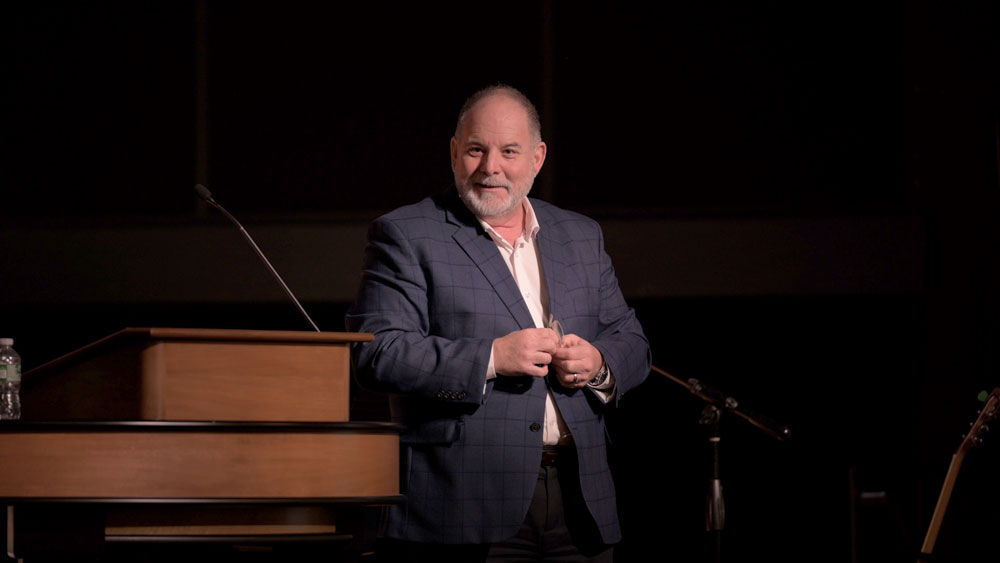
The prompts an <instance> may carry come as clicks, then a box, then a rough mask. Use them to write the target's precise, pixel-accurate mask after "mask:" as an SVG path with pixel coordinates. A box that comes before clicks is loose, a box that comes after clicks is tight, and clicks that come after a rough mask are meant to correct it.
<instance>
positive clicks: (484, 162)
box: [479, 151, 500, 176]
mask: <svg viewBox="0 0 1000 563" xmlns="http://www.w3.org/2000/svg"><path fill="white" fill-rule="evenodd" d="M479 170H480V171H481V172H484V173H486V174H489V175H491V176H492V175H494V174H499V173H500V155H498V154H497V153H496V151H487V152H486V153H485V154H484V155H483V158H482V159H481V160H480V161H479Z"/></svg>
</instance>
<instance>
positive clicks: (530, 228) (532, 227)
mask: <svg viewBox="0 0 1000 563" xmlns="http://www.w3.org/2000/svg"><path fill="white" fill-rule="evenodd" d="M521 205H522V206H523V207H524V231H522V232H521V236H524V235H525V233H527V236H525V240H532V239H534V238H535V237H537V236H538V231H539V230H540V229H541V226H540V225H539V224H538V218H537V217H535V209H534V208H533V207H531V201H530V200H529V199H528V198H524V201H523V202H522V203H521ZM477 219H478V217H477ZM479 224H480V225H482V226H483V228H484V229H486V232H487V233H489V234H490V237H492V238H493V240H500V241H502V240H503V237H501V236H500V233H498V232H496V230H494V229H493V227H492V226H490V224H489V223H487V222H486V221H484V220H483V219H479Z"/></svg>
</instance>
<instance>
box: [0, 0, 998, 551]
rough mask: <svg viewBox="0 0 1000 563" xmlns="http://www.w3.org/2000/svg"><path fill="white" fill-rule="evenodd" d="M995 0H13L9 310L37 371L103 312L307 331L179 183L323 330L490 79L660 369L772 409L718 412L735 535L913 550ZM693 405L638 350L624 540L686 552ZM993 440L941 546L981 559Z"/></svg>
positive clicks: (987, 78)
mask: <svg viewBox="0 0 1000 563" xmlns="http://www.w3.org/2000/svg"><path fill="white" fill-rule="evenodd" d="M996 10H997V9H996V8H995V7H994V6H992V5H991V3H989V2H986V1H985V0H983V1H979V2H971V3H962V5H960V6H943V5H939V4H938V3H920V2H909V3H907V4H906V5H905V6H904V5H894V4H883V3H869V4H868V5H857V6H852V5H845V4H843V3H819V4H816V3H806V4H803V3H793V2H768V3H742V2H731V3H725V2H723V3H718V2H715V3H709V2H681V3H662V4H660V3H656V4H654V3H627V4H626V5H624V6H617V5H610V4H598V5H590V4H584V3H571V2H556V1H550V2H514V3H508V4H504V5H502V6H497V5H493V4H484V5H467V4H460V3H434V4H433V5H431V6H425V5H421V4H410V3H405V4H404V3H398V4H397V3H377V4H373V5H370V6H366V7H359V6H351V5H347V6H345V5H340V4H334V3H329V4H320V5H314V4H313V3H282V4H280V5H279V4H276V3H240V4H237V5H226V4H220V3H212V2H157V3H130V2H91V3H84V4H77V3H55V4H51V3H50V4H43V5H26V4H25V3H21V5H18V6H17V7H6V8H4V9H3V11H4V17H3V21H4V30H5V33H4V34H3V35H4V36H5V37H4V41H5V53H7V54H8V56H7V57H6V61H5V62H6V64H5V71H4V75H5V77H4V82H5V87H4V89H3V94H2V96H3V104H2V110H0V111H2V123H3V134H2V137H0V138H2V140H0V142H2V143H3V145H2V151H0V185H2V196H3V197H2V201H3V202H4V204H5V206H6V209H5V211H4V220H3V221H2V222H0V257H2V258H3V261H2V263H3V265H4V268H3V275H0V307H2V317H0V318H2V321H0V332H3V333H4V335H5V336H12V337H14V338H15V339H16V347H17V348H18V350H19V351H20V352H21V353H22V355H23V356H24V361H25V366H26V368H30V367H32V366H36V365H39V364H40V363H43V362H44V361H47V360H49V359H52V358H54V357H57V356H59V355H61V354H64V353H67V352H69V351H71V350H73V349H74V348H76V347H78V346H81V345H83V344H85V343H87V342H90V341H92V340H95V339H97V338H99V337H101V336H104V335H106V334H108V333H110V332H114V331H116V330H118V329H120V328H123V327H126V326H212V327H221V328H258V329H305V328H308V327H307V326H306V325H305V324H304V321H302V320H301V319H300V318H299V317H298V315H297V314H296V312H295V310H294V308H293V307H292V306H291V305H290V304H288V303H287V302H286V301H285V300H284V298H283V294H282V293H281V291H280V289H279V288H278V287H277V286H276V285H275V284H274V282H273V280H271V279H270V277H269V276H268V275H267V273H266V272H264V271H263V268H262V267H261V266H260V264H259V263H257V261H256V258H255V257H254V256H253V254H252V252H251V251H250V250H249V249H248V248H247V247H246V246H245V245H244V243H243V241H242V240H241V239H240V238H239V235H238V234H237V232H236V231H235V229H234V228H233V227H232V226H231V225H229V224H227V223H226V221H225V220H224V219H223V218H221V217H220V216H219V215H218V213H216V212H215V211H214V210H212V209H209V208H206V206H205V205H204V204H202V203H200V202H199V201H198V200H197V198H196V196H195V195H194V192H193V190H192V186H193V184H194V183H196V182H202V183H204V184H206V185H207V186H208V187H209V188H210V189H211V190H212V191H213V193H214V195H215V196H216V199H217V200H218V201H220V203H222V204H223V205H225V206H226V207H227V209H229V210H230V211H231V212H233V213H234V214H236V215H237V216H239V217H240V218H241V220H242V221H243V222H244V224H245V225H246V226H247V228H248V230H249V231H250V232H251V233H252V234H253V235H254V236H255V238H256V239H257V241H258V243H259V244H260V246H261V247H262V248H263V250H264V252H265V253H267V254H268V256H269V257H270V259H271V260H272V262H274V264H275V266H276V267H277V268H278V269H279V270H280V271H281V272H282V274H283V276H284V277H285V279H286V281H287V282H288V283H289V285H290V286H291V287H292V288H293V290H295V291H296V293H297V294H298V296H299V298H300V299H301V300H302V301H303V303H304V305H305V306H306V307H307V309H308V310H309V312H310V314H311V315H312V317H313V318H314V319H315V320H316V322H317V323H318V324H319V325H320V326H321V327H322V328H323V329H324V330H342V328H343V322H342V316H343V312H344V310H345V308H346V307H347V305H348V304H349V303H350V301H351V299H352V296H353V291H354V289H355V286H356V284H357V272H358V268H359V262H360V257H361V251H362V247H363V244H364V228H365V225H366V224H367V223H368V221H370V220H371V219H372V218H374V217H375V216H377V215H378V214H380V213H382V212H384V211H387V210H389V209H391V208H393V207H395V206H398V205H402V204H405V203H409V202H413V201H415V200H417V199H419V198H421V197H423V196H424V195H427V194H430V193H434V192H436V191H440V190H443V189H447V188H448V187H449V185H450V181H451V174H450V170H449V167H448V156H447V145H448V140H449V138H450V136H451V133H452V130H453V127H454V118H455V112H456V110H457V108H458V106H459V105H460V104H461V102H462V100H463V99H464V98H465V97H466V96H467V95H468V94H469V93H471V92H472V91H473V90H475V89H478V88H479V87H482V86H484V85H487V84H489V83H494V82H506V83H510V84H513V85H515V86H518V87H519V88H521V89H522V90H524V91H525V92H526V93H527V94H528V95H529V96H530V97H531V98H533V99H534V100H536V102H537V104H538V106H539V109H540V111H541V114H542V120H543V123H544V131H543V135H544V137H545V139H546V140H547V142H548V144H549V147H550V153H549V160H548V162H547V163H546V167H545V169H544V170H543V174H542V176H541V177H540V178H539V180H538V182H537V183H536V188H535V194H536V195H537V196H538V197H541V198H543V199H546V200H549V201H552V202H554V203H556V204H558V205H561V206H564V207H568V208H572V209H576V210H579V211H582V212H585V213H588V214H590V215H592V216H594V217H595V218H596V219H598V220H599V221H601V223H602V225H603V226H604V228H605V232H606V235H607V243H608V248H609V251H610V252H611V254H612V257H613V259H614V260H615V264H616V268H617V270H618V273H619V277H620V278H621V283H622V287H623V289H624V290H625V292H626V296H627V298H628V299H629V300H630V302H631V303H632V305H633V306H634V307H635V309H636V312H637V314H638V316H639V318H640V320H641V321H642V322H643V325H644V327H645V329H646V331H647V333H648V336H649V337H650V341H651V345H652V351H653V357H654V363H655V364H656V365H657V366H659V367H661V368H663V369H665V370H667V371H669V372H671V373H673V374H674V375H676V376H678V377H682V378H685V379H686V378H697V379H700V380H702V381H704V382H707V383H710V384H711V385H713V386H715V387H718V388H720V389H722V390H724V391H726V392H728V393H730V394H731V395H733V396H735V397H736V398H738V399H740V400H741V402H742V403H743V404H744V405H746V406H748V407H749V408H752V409H753V410H756V411H759V412H761V413H764V414H766V415H768V416H769V417H771V418H774V419H776V420H778V421H780V422H782V423H784V424H786V425H788V426H789V427H790V428H791V429H792V432H793V438H792V440H790V441H788V442H784V443H779V442H776V441H775V440H773V439H771V438H770V437H768V436H767V435H765V434H764V433H762V432H760V431H759V430H758V429H756V428H753V427H752V426H750V425H748V424H746V423H745V422H744V421H742V420H741V419H738V418H736V417H733V416H731V415H729V417H728V418H726V419H725V420H724V421H723V442H722V444H723V446H722V452H723V458H722V471H723V482H724V487H725V494H726V500H727V503H728V505H727V517H728V520H727V529H726V532H725V539H724V542H725V543H724V546H725V553H726V554H727V559H729V560H732V561H745V560H751V558H752V559H755V560H756V559H759V558H763V559H765V560H770V561H887V560H904V561H907V560H912V559H913V554H914V553H915V552H916V550H917V548H919V545H920V542H921V540H922V538H923V534H924V533H925V531H926V526H927V522H928V520H929V518H930V513H931V511H932V510H933V508H934V502H935V500H936V497H937V492H938V489H939V487H940V485H941V482H942V480H943V478H944V474H945V470H946V468H947V464H948V461H949V458H950V456H951V454H952V453H953V452H954V450H955V448H957V447H958V445H959V443H960V442H961V438H962V433H963V432H964V431H965V429H966V428H967V426H966V425H967V423H968V422H971V421H972V420H974V418H975V414H976V413H975V411H976V408H977V404H978V403H977V402H976V399H975V396H976V394H977V393H978V392H979V391H980V390H982V389H991V388H992V387H993V386H994V385H996V384H997V383H998V382H997V373H996V372H997V366H996V362H997V359H996V337H997V313H998V306H1000V303H998V295H997V291H996V289H995V287H996V286H997V281H998V279H997V278H998V268H997V260H996V252H995V251H996V246H997V243H998V233H997V229H996V226H995V225H996V221H994V220H993V219H992V218H993V215H994V213H995V211H996V209H997V203H998V202H997V191H998V188H1000V186H998V166H997V151H998V146H997V123H998V121H997V120H998V115H997V105H996V99H997V94H998V88H997V86H998V85H997V76H996V69H997V68H998V64H997V63H998V62H1000V61H998V58H1000V53H998V49H1000V47H998V40H997V38H996V31H997V11H996ZM901 94H902V95H901ZM370 401H371V398H370V397H366V396H364V395H362V394H359V395H358V398H357V401H356V404H357V406H358V410H357V411H356V412H357V413H358V415H359V416H362V415H369V414H370V415H371V416H377V414H378V410H377V406H374V405H373V404H372V403H371V402H370ZM701 407H702V405H701V404H700V402H699V400H698V399H697V398H696V397H694V396H693V395H690V394H688V393H687V392H686V391H685V390H684V389H683V388H682V387H680V386H678V385H676V384H675V383H673V382H671V381H669V380H667V379H666V378H664V377H662V376H658V375H656V374H653V375H651V376H650V379H649V380H648V382H647V383H646V384H645V385H644V386H643V387H642V388H641V389H640V390H637V391H635V392H634V393H632V395H631V396H629V397H626V400H625V402H624V404H623V408H622V409H621V410H620V411H619V412H618V413H616V415H615V416H614V419H613V421H612V422H613V423H614V426H613V438H614V443H615V453H614V456H615V457H614V461H615V467H616V474H617V476H618V478H619V488H620V497H621V512H622V518H623V525H624V528H625V530H624V531H625V534H626V539H625V541H624V542H623V543H622V545H621V546H620V547H619V549H618V556H619V557H618V558H619V559H620V560H622V561H648V560H650V559H651V557H654V556H655V557H656V558H657V559H663V560H676V561H689V560H701V559H702V558H703V557H704V555H705V553H706V552H705V549H706V547H707V540H706V536H705V533H704V531H703V529H704V522H703V520H704V508H703V496H704V491H705V480H706V479H707V477H708V469H709V468H708V462H709V461H710V458H709V453H708V449H707V439H706V436H705V430H704V428H702V427H701V426H700V425H699V424H698V419H699V413H700V410H701ZM998 452H1000V450H998V448H997V447H996V445H995V444H992V443H991V442H990V440H989V439H987V441H986V443H985V444H984V445H983V447H981V448H978V449H976V450H974V451H973V453H972V454H970V456H969V458H968V459H967V461H966V463H965V467H964V468H963V472H962V474H961V476H960V479H959V481H958V485H957V487H956V490H955V494H954V497H953V500H952V504H951V506H950V508H949V513H948V519H947V521H946V524H945V527H944V528H943V530H942V534H941V538H940V540H939V542H938V548H937V551H938V552H939V553H940V554H941V555H942V557H944V558H945V560H956V561H960V560H971V559H972V558H973V557H976V556H978V555H980V554H984V553H992V550H991V549H990V546H988V545H987V542H986V541H985V540H983V539H981V538H983V536H984V535H985V536H988V535H989V533H990V531H992V530H995V529H996V526H997V524H1000V522H998V518H997V516H996V511H995V510H992V509H991V507H992V506H994V505H995V503H996V502H997V500H998V493H1000V491H998V490H997V487H996V485H994V484H992V482H991V481H992V479H989V478H988V477H989V476H991V475H993V474H995V471H996V468H997V467H998V465H997V460H998Z"/></svg>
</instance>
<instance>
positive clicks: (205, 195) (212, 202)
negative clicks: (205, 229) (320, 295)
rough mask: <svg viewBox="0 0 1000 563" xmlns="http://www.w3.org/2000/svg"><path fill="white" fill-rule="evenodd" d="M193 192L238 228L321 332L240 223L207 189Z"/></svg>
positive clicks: (317, 329)
mask: <svg viewBox="0 0 1000 563" xmlns="http://www.w3.org/2000/svg"><path fill="white" fill-rule="evenodd" d="M194 191H195V192H197V193H198V196H199V197H200V198H201V199H203V200H205V203H207V204H209V205H211V206H212V207H214V208H216V209H218V210H219V211H221V212H222V214H223V215H225V216H226V217H228V218H229V220H230V221H232V222H233V224H234V225H236V226H237V227H239V229H240V232H241V233H243V238H245V239H247V242H249V243H250V246H252V247H253V249H254V252H256V253H257V256H259V257H260V259H261V261H262V262H264V265H265V266H267V271H269V272H271V275H272V276H274V279H275V280H277V281H278V285H280V286H281V288H282V289H284V290H285V294H286V295H288V298H289V299H291V300H292V303H294V304H295V307H296V308H298V310H299V312H300V313H302V316H303V317H305V318H306V320H307V321H309V325H310V326H312V328H313V330H315V331H316V332H321V331H320V330H319V327H318V326H316V323H314V322H313V320H312V319H311V318H309V314H308V313H306V310H305V309H303V308H302V305H301V304H300V303H299V300H298V299H296V298H295V295H294V294H292V290H290V289H288V285H286V284H285V281H284V280H282V279H281V276H279V275H278V271H277V270H275V269H274V266H272V265H271V262H270V261H268V259H267V257H266V256H264V253H263V252H261V251H260V248H259V247H258V246H257V243H256V242H254V241H253V238H252V237H251V236H250V233H248V232H247V230H246V229H244V228H243V225H241V224H240V222H239V221H237V220H236V217H233V216H232V215H231V214H230V213H229V212H228V211H226V210H225V208H224V207H222V206H221V205H219V204H218V203H216V201H215V200H214V199H212V192H210V191H208V188H206V187H205V186H203V185H201V184H195V185H194Z"/></svg>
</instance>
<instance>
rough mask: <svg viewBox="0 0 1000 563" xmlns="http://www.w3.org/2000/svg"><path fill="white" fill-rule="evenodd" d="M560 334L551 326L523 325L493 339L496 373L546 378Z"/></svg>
mask: <svg viewBox="0 0 1000 563" xmlns="http://www.w3.org/2000/svg"><path fill="white" fill-rule="evenodd" d="M558 347H559V337H558V336H556V333H555V331H554V330H552V329H550V328H526V329H523V330H518V331H514V332H512V333H510V334H508V335H507V336H502V337H500V338H497V339H496V340H494V341H493V367H494V369H495V370H496V373H497V375H507V376H525V375H527V376H531V377H545V376H546V375H547V374H548V373H549V363H551V362H552V354H554V353H555V351H556V349H557V348H558Z"/></svg>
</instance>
